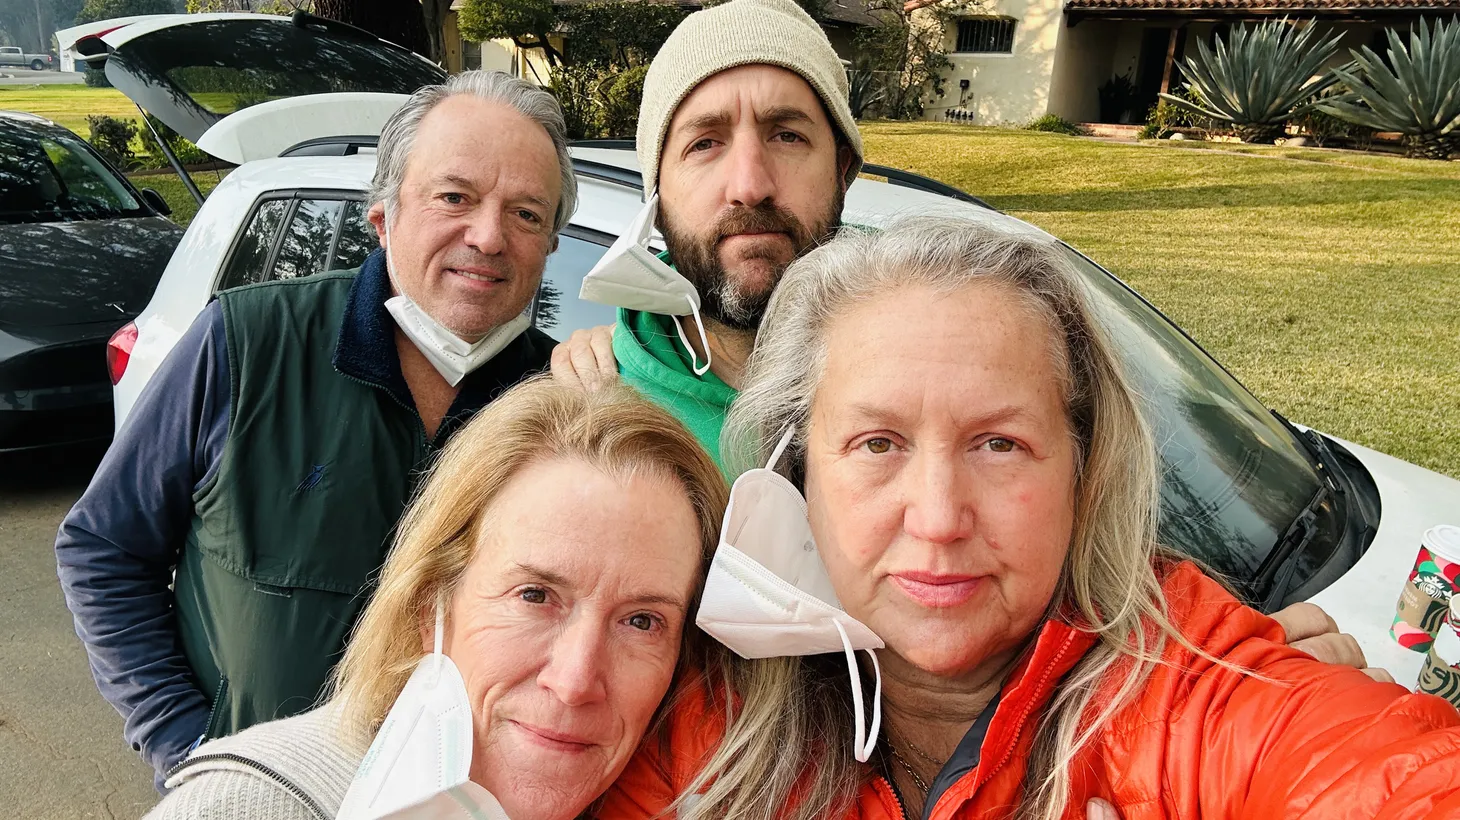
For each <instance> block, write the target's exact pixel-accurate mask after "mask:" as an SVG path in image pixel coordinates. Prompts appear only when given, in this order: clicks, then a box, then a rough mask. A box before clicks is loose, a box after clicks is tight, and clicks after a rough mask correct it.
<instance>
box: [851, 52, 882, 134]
mask: <svg viewBox="0 0 1460 820" xmlns="http://www.w3.org/2000/svg"><path fill="white" fill-rule="evenodd" d="M879 73H880V72H878V71H876V70H874V69H873V68H871V64H870V62H869V61H867V60H865V59H859V60H858V61H857V62H856V63H854V64H853V67H852V68H850V69H848V71H847V86H848V89H849V93H848V95H847V101H848V102H849V103H850V106H851V109H852V118H853V119H858V120H860V119H862V118H864V117H866V116H867V112H868V111H870V110H872V108H873V107H875V106H876V105H877V104H878V103H880V102H882V100H883V99H884V98H885V97H886V96H887V89H886V88H884V87H883V85H882V83H881V81H880V80H879V79H878V75H879Z"/></svg>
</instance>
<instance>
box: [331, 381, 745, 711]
mask: <svg viewBox="0 0 1460 820" xmlns="http://www.w3.org/2000/svg"><path fill="white" fill-rule="evenodd" d="M550 459H577V460H581V461H583V462H586V463H587V464H589V465H590V466H593V467H595V468H597V469H599V470H602V471H603V472H605V473H607V474H608V475H610V476H612V477H614V478H619V479H626V478H628V477H629V476H631V475H645V474H650V475H656V476H664V477H668V478H670V479H672V480H673V481H674V482H675V483H677V484H678V485H679V486H680V487H682V488H683V492H684V493H685V495H686V496H688V498H689V502H690V505H691V506H692V508H693V509H694V511H695V517H696V518H697V519H698V521H699V525H700V527H699V550H700V559H701V562H700V570H701V571H700V574H699V576H698V579H697V581H696V584H697V586H696V596H695V598H694V600H692V601H691V606H690V609H689V612H690V613H693V612H694V611H695V609H696V608H697V606H698V603H697V602H698V584H699V583H700V582H701V581H702V580H703V578H704V571H705V569H707V568H708V565H709V560H710V558H711V556H712V555H713V554H714V550H715V546H716V545H717V544H718V543H719V537H720V518H721V516H722V515H723V513H724V510H725V504H726V500H727V492H728V491H727V489H726V486H725V479H724V477H723V476H722V475H721V473H720V470H719V468H718V467H717V466H716V465H715V463H714V461H712V460H711V459H710V457H709V455H707V454H706V453H705V451H704V449H703V448H702V447H700V445H699V443H698V442H697V441H696V440H695V438H694V437H693V436H692V435H690V433H689V431H688V430H686V429H685V428H684V425H682V424H680V423H679V422H678V421H677V420H675V419H674V418H673V417H672V416H670V415H669V414H668V413H666V412H665V411H663V410H661V409H660V408H658V407H656V406H655V405H653V404H650V403H649V402H647V401H645V400H644V399H643V398H640V397H639V395H638V394H637V393H635V392H634V391H633V390H631V389H630V388H627V387H621V386H611V387H607V388H604V389H601V390H598V391H596V392H593V393H587V392H584V391H582V390H577V389H574V388H568V387H563V386H559V385H555V384H553V383H552V382H551V381H550V380H549V379H547V378H546V377H540V378H537V379H533V380H531V381H527V382H524V383H523V384H520V385H518V386H516V387H514V388H512V389H511V390H508V391H507V392H506V393H503V394H502V395H501V396H500V397H499V398H497V399H496V400H495V401H493V402H492V403H491V404H490V405H488V406H487V407H486V408H485V409H484V410H482V411H481V412H480V413H478V414H477V416H476V418H474V419H472V421H471V422H470V423H468V424H467V425H466V426H465V427H463V428H462V429H461V431H460V432H458V433H457V434H456V435H455V436H454V437H453V438H452V440H451V443H450V444H448V445H447V446H446V448H445V449H444V450H443V451H442V453H441V456H440V459H439V460H438V461H437V462H436V464H435V466H433V467H432V468H431V470H430V472H429V473H428V474H427V475H426V476H425V478H424V480H423V484H422V487H421V489H420V491H419V493H418V494H417V495H416V497H415V499H414V500H413V501H412V502H411V505H410V508H409V509H408V510H407V511H406V513H405V517H404V518H403V519H402V520H401V524H400V528H399V530H398V531H397V533H396V537H395V543H394V545H393V546H392V548H391V550H390V554H389V556H388V557H387V558H386V559H385V565H384V567H383V568H382V570H381V573H380V583H379V587H378V589H376V591H375V593H374V595H373V596H372V597H371V599H370V603H369V604H368V605H366V607H365V611H364V613H363V614H362V615H361V617H360V620H359V622H358V623H357V624H356V626H355V630H354V632H353V634H352V637H351V639H350V642H349V645H348V647H347V648H346V650H345V656H344V658H343V660H341V661H340V663H339V665H338V666H337V667H336V668H335V672H334V678H333V687H334V696H335V697H336V698H337V699H342V701H343V709H344V715H345V718H346V724H345V725H346V726H349V727H356V728H363V729H365V730H367V731H369V732H374V730H375V729H377V728H379V726H380V723H381V722H382V721H383V720H384V719H385V715H386V713H387V712H389V711H390V707H391V705H392V704H394V703H395V699H396V697H397V696H398V695H399V694H400V692H401V689H403V688H404V687H405V683H406V680H407V679H408V678H409V677H410V676H411V673H412V671H414V670H415V667H416V664H417V663H418V662H419V661H420V659H421V656H422V650H421V628H422V625H423V619H425V618H428V617H433V616H434V613H435V603H436V600H437V597H438V595H442V594H443V593H444V594H445V595H446V596H447V597H448V598H449V596H450V594H451V592H452V590H453V589H454V587H455V586H456V584H457V582H458V581H459V580H460V578H461V576H462V574H463V573H464V572H465V571H466V568H467V565H468V564H470V563H471V560H472V558H473V556H474V555H475V554H476V550H477V545H478V544H479V543H481V535H482V533H483V531H484V530H485V529H487V528H490V527H491V526H492V522H491V520H490V518H489V517H488V513H489V507H490V506H491V503H492V500H493V499H494V498H496V497H497V495H498V493H500V492H501V491H502V490H503V488H505V487H506V486H507V484H508V483H509V482H510V481H511V480H512V479H513V478H514V477H515V476H516V475H517V474H518V473H519V472H521V471H522V469H523V468H524V467H526V466H528V465H529V464H533V463H535V462H540V461H546V460H550ZM698 634H699V633H698V630H696V629H693V628H691V627H690V625H689V624H686V627H685V629H684V636H685V641H686V642H687V643H688V644H689V645H688V646H686V647H683V648H682V650H681V652H680V668H681V669H683V668H685V667H686V664H690V663H695V662H698V659H697V658H695V657H692V656H693V655H694V652H693V651H687V650H693V649H694V646H693V642H695V641H696V640H699V639H698V638H697V636H698ZM678 677H679V674H678V673H676V679H677V678H678Z"/></svg>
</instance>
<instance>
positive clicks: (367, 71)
mask: <svg viewBox="0 0 1460 820" xmlns="http://www.w3.org/2000/svg"><path fill="white" fill-rule="evenodd" d="M118 22H120V21H118ZM93 25H94V24H93ZM93 31H95V29H93ZM65 33H66V32H61V33H59V34H58V37H59V36H60V34H65ZM73 51H74V52H75V53H76V54H77V55H78V57H81V58H82V59H85V60H87V62H88V63H89V64H90V65H92V66H95V65H97V63H98V62H101V61H102V60H104V61H105V67H106V76H107V79H108V80H110V81H111V84H112V85H113V86H115V87H116V88H117V90H119V91H121V92H122V93H123V94H125V95H127V97H128V98H129V99H131V100H132V101H133V102H135V103H137V104H138V105H139V106H141V107H142V108H143V109H145V110H146V111H147V112H148V113H150V114H152V115H153V116H155V117H156V118H157V119H159V120H161V121H162V122H163V123H165V124H166V125H167V126H168V127H170V128H171V129H172V130H174V131H176V132H178V133H179V134H181V135H182V136H184V137H186V138H187V139H189V140H191V141H193V142H194V143H196V142H198V141H199V140H200V139H202V137H203V134H204V133H206V132H207V131H208V130H209V129H210V128H212V127H213V126H214V125H216V124H217V123H218V122H219V121H221V120H222V119H224V118H225V117H227V116H228V115H230V114H232V113H234V112H235V111H239V110H241V109H245V108H248V107H250V106H254V105H258V104H260V103H267V102H270V101H277V100H281V99H284V98H292V97H301V96H306V95H314V94H354V93H361V92H369V93H372V94H390V95H400V94H410V93H412V92H414V91H415V90H416V89H418V88H420V87H421V86H423V85H432V84H436V83H441V82H444V81H445V79H446V72H445V71H444V70H442V69H441V68H440V67H439V66H437V65H435V64H433V63H431V62H430V61H428V60H427V59H426V58H424V57H422V56H420V55H418V54H415V53H413V52H411V51H408V50H406V49H404V48H401V47H400V46H397V45H395V44H393V43H388V42H386V41H384V40H381V39H379V38H377V37H375V36H373V35H371V34H369V33H368V32H365V31H362V30H360V29H357V28H355V27H353V26H349V25H345V24H343V23H338V22H335V21H332V20H326V19H323V18H320V17H315V16H313V15H310V14H305V13H302V12H300V13H296V14H295V15H294V16H293V17H276V16H272V15H263V14H177V15H157V16H153V17H147V18H144V19H140V20H136V21H135V22H128V23H124V24H122V25H119V26H117V27H115V28H111V29H103V30H102V31H100V32H98V33H93V34H90V36H82V37H80V38H77V39H76V40H75V45H74V47H73ZM321 102H323V101H321ZM377 105H378V103H377ZM397 105H398V103H397ZM324 107H325V108H326V109H330V108H331V105H330V104H328V103H326V104H325V106H324ZM339 125H340V126H342V127H349V126H350V125H351V123H350V122H341V123H339ZM376 128H377V132H378V128H379V126H378V125H377V126H376ZM315 130H316V131H317V129H315ZM351 133H358V131H352V132H351ZM319 136H330V135H327V134H323V133H309V134H305V135H304V138H306V139H307V138H309V137H319ZM295 142H298V140H295ZM291 144H292V143H291ZM286 147H288V146H287V145H280V146H276V148H277V150H282V149H283V148H286ZM204 150H207V149H206V148H205V149H204ZM230 153H237V152H236V151H233V152H230ZM249 153H250V154H251V155H252V154H256V153H257V152H256V151H252V150H251V151H250V152H249ZM219 156H223V155H221V154H220V155H219ZM223 158H224V159H229V160H230V161H236V160H234V159H233V157H231V156H223ZM250 158H257V157H256V156H250Z"/></svg>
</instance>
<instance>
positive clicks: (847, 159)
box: [836, 145, 857, 193]
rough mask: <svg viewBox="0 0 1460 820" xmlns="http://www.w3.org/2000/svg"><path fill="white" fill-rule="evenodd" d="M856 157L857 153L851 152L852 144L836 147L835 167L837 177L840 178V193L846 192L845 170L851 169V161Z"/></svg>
mask: <svg viewBox="0 0 1460 820" xmlns="http://www.w3.org/2000/svg"><path fill="white" fill-rule="evenodd" d="M856 159H857V155H856V154H854V153H852V146H850V145H842V146H841V147H839V148H837V149H836V169H837V171H838V172H839V173H838V174H837V179H839V180H841V184H842V193H846V192H847V171H848V170H850V169H851V167H852V163H853V162H855V161H856Z"/></svg>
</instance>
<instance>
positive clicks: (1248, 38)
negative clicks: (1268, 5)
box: [1161, 18, 1339, 142]
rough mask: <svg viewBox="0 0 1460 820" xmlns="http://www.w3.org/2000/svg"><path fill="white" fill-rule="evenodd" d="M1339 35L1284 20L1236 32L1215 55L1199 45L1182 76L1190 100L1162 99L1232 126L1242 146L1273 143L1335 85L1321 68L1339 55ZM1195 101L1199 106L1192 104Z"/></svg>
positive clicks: (1220, 44) (1219, 42)
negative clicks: (1325, 33) (1288, 124)
mask: <svg viewBox="0 0 1460 820" xmlns="http://www.w3.org/2000/svg"><path fill="white" fill-rule="evenodd" d="M1338 40H1339V35H1337V34H1331V35H1329V36H1328V37H1323V38H1319V37H1318V36H1317V29H1316V27H1314V26H1311V25H1310V26H1305V27H1302V28H1299V27H1297V26H1294V25H1291V24H1289V23H1288V21H1287V19H1286V18H1284V19H1282V20H1275V21H1268V22H1265V23H1259V24H1257V25H1256V26H1254V27H1252V28H1250V29H1249V28H1248V27H1247V26H1238V27H1237V28H1235V29H1233V30H1232V33H1231V34H1230V35H1229V36H1228V38H1227V42H1226V43H1225V44H1223V42H1222V41H1221V40H1220V39H1218V40H1217V41H1216V48H1215V50H1214V49H1212V48H1209V47H1208V46H1207V44H1206V43H1205V42H1202V41H1200V40H1198V41H1197V44H1196V54H1195V56H1188V57H1187V58H1186V60H1185V65H1184V66H1183V67H1182V72H1183V73H1184V74H1185V75H1186V87H1187V88H1188V89H1189V90H1190V91H1192V92H1195V93H1194V94H1188V95H1187V96H1188V97H1190V98H1191V99H1187V98H1183V97H1179V96H1176V95H1174V94H1162V95H1161V97H1162V98H1163V99H1166V100H1169V101H1170V102H1171V104H1173V105H1176V106H1178V107H1180V108H1182V109H1185V110H1187V111H1192V112H1194V113H1196V114H1199V115H1201V116H1203V117H1207V118H1209V119H1212V120H1215V121H1217V122H1220V123H1231V125H1232V129H1233V130H1234V131H1236V132H1237V136H1238V137H1240V138H1241V139H1242V141H1243V142H1272V141H1273V139H1274V138H1275V137H1277V136H1278V135H1279V134H1281V133H1282V130H1283V126H1284V125H1285V124H1286V123H1287V121H1288V120H1289V119H1291V118H1292V117H1293V116H1295V115H1300V114H1302V113H1303V112H1305V111H1306V110H1307V109H1308V108H1309V107H1310V105H1311V102H1310V101H1311V100H1312V99H1313V97H1315V96H1316V95H1317V94H1318V93H1319V92H1321V91H1322V90H1323V89H1325V88H1327V87H1328V86H1330V85H1332V84H1333V83H1334V82H1336V79H1335V78H1334V77H1333V75H1332V74H1330V73H1328V72H1326V71H1324V70H1323V65H1324V64H1325V63H1327V62H1328V60H1329V59H1330V58H1332V57H1333V55H1334V54H1335V53H1337V52H1338ZM1194 100H1200V102H1196V101H1194Z"/></svg>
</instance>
